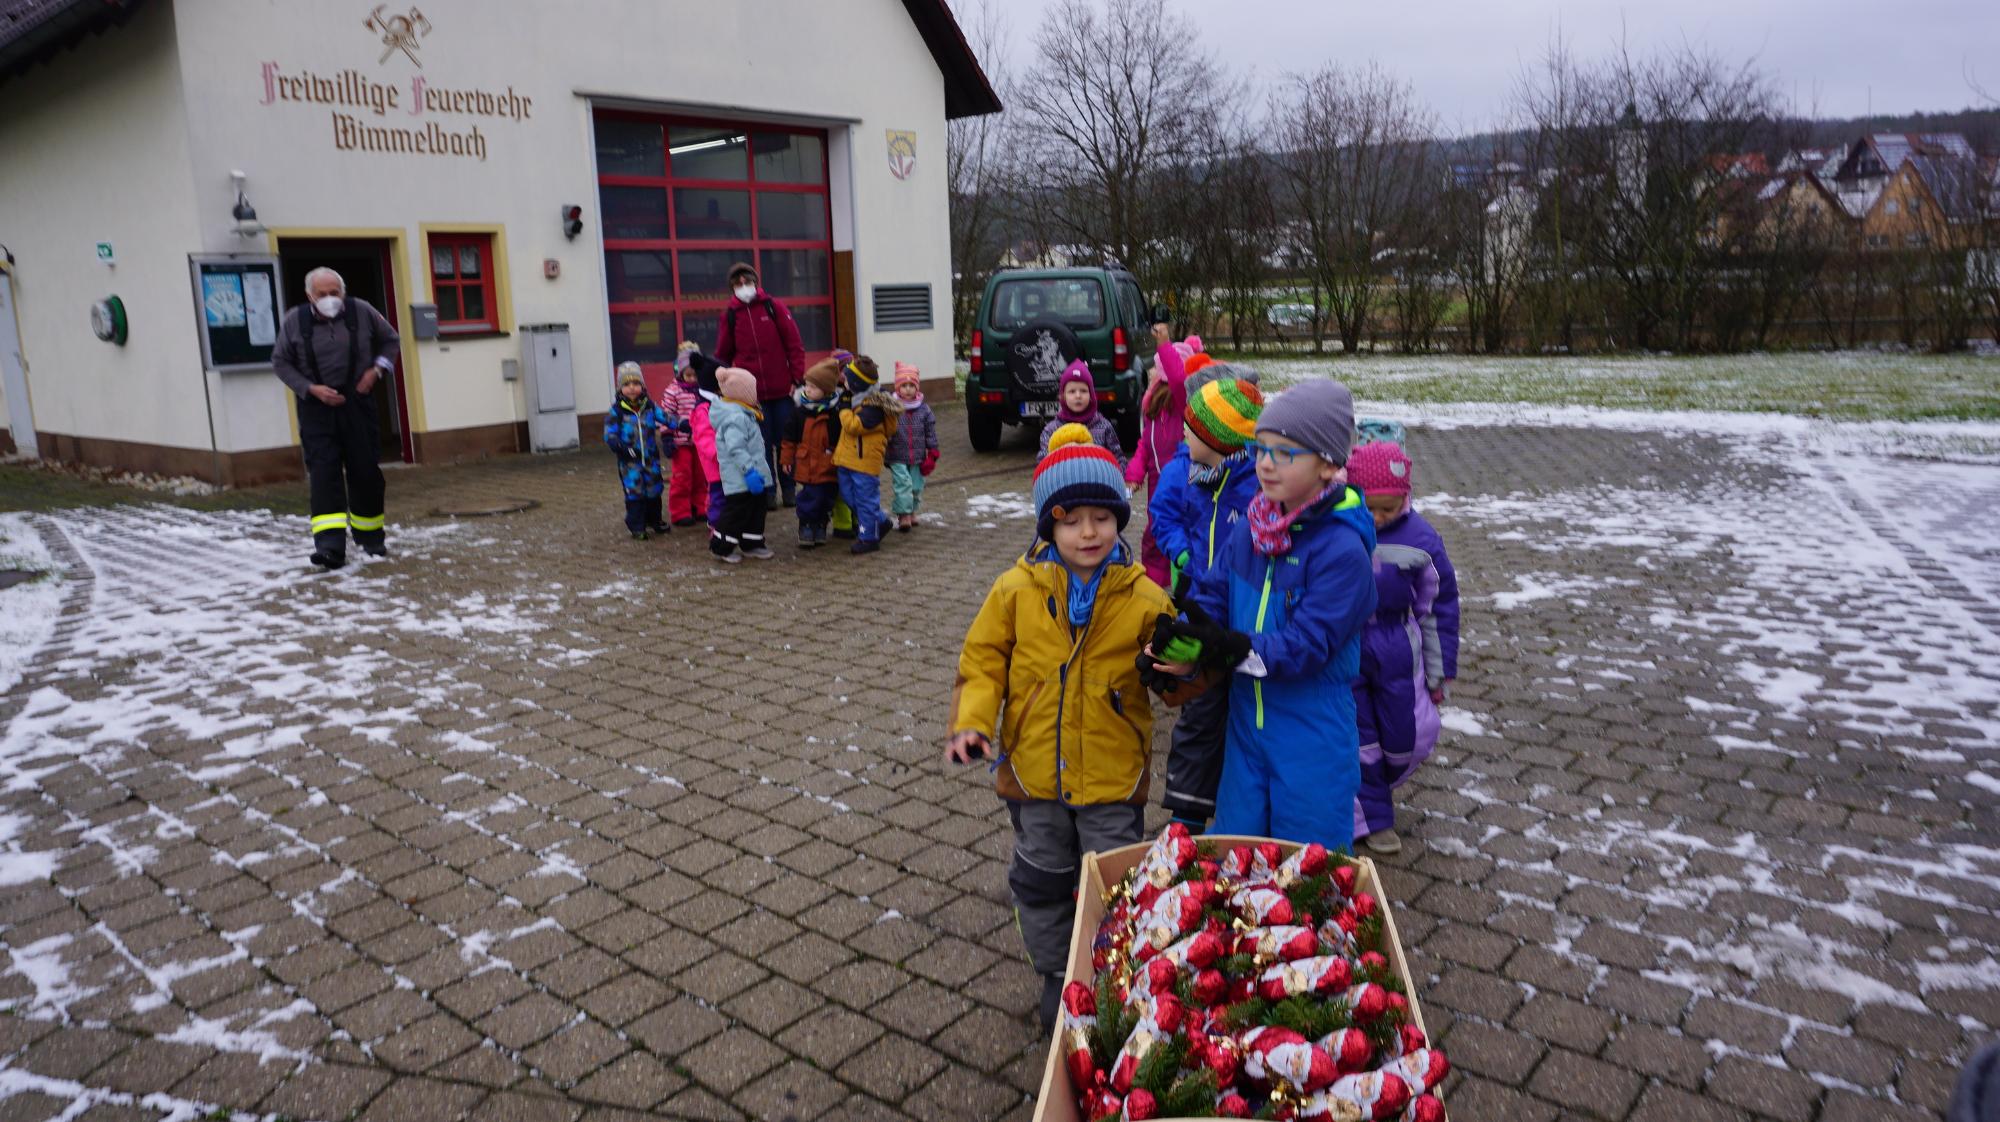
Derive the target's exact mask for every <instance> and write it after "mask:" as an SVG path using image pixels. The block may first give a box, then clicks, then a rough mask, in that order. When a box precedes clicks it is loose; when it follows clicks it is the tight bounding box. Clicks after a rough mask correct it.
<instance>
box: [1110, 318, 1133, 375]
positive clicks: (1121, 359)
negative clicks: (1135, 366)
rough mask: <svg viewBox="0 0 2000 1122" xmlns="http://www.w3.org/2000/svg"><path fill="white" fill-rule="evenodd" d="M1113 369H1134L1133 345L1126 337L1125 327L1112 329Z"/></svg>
mask: <svg viewBox="0 0 2000 1122" xmlns="http://www.w3.org/2000/svg"><path fill="white" fill-rule="evenodd" d="M1111 369H1113V370H1118V371H1125V370H1130V369H1132V347H1131V345H1130V344H1129V343H1128V342H1127V341H1126V339H1125V329H1124V328H1122V327H1114V328H1112V329H1111Z"/></svg>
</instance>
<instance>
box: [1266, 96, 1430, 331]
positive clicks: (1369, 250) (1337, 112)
mask: <svg viewBox="0 0 2000 1122" xmlns="http://www.w3.org/2000/svg"><path fill="white" fill-rule="evenodd" d="M1271 117H1272V124H1273V129H1272V131H1273V133H1274V136H1275V142H1276V144H1277V147H1278V150H1279V154H1278V156H1277V159H1278V162H1279V167H1280V169H1281V170H1280V173H1279V183H1280V184H1281V187H1280V191H1281V194H1282V195H1283V197H1284V200H1285V203H1286V205H1287V207H1288V208H1289V210H1290V211H1291V212H1292V215H1293V217H1294V220H1295V221H1296V223H1297V224H1298V229H1299V231H1300V235H1301V237H1302V239H1303V241H1304V242H1305V243H1306V251H1307V258H1308V263H1309V266H1310V270H1311V273H1312V277H1313V280H1314V282H1315V284H1316V285H1317V286H1318V287H1319V288H1320V289H1321V290H1323V292H1324V293H1325V297H1326V302H1327V307H1328V309H1329V310H1330V311H1331V313H1332V318H1333V322H1334V325H1335V327H1336V328H1337V329H1338V331H1339V333H1340V342H1341V347H1342V349H1344V350H1346V351H1348V352H1350V353H1352V352H1354V351H1356V350H1358V349H1360V346H1361V341H1362V340H1363V339H1364V338H1365V337H1367V336H1369V335H1370V334H1371V328H1372V326H1373V318H1374V314H1375V310H1376V304H1377V302H1378V301H1379V299H1380V298H1381V297H1380V291H1379V287H1378V286H1379V283H1380V279H1381V272H1382V269H1381V267H1380V265H1379V264H1378V260H1379V259H1378V254H1379V253H1380V252H1381V251H1382V250H1384V249H1392V248H1394V247H1397V246H1400V245H1402V244H1404V242H1405V241H1406V240H1407V239H1408V238H1409V237H1410V236H1411V235H1412V234H1413V233H1414V232H1415V229H1416V226H1417V223H1418V220H1419V218H1420V216H1421V211H1422V208H1421V206H1420V201H1421V200H1422V199H1423V198H1424V195H1425V192H1426V190H1427V188H1428V187H1429V185H1430V182H1431V176H1432V164H1433V162H1434V150H1433V144H1432V138H1433V135H1434V133H1435V131H1436V126H1435V119H1434V117H1433V115H1432V114H1431V112H1430V110H1428V109H1427V108H1425V107H1423V106H1422V105H1420V104H1419V103H1418V102H1417V100H1416V96H1415V94H1414V93H1413V92H1412V90H1411V88H1410V87H1409V85H1408V84H1406V83H1404V82H1402V81H1400V80H1399V79H1397V78H1395V77H1393V76H1391V75H1389V74H1388V73H1386V72H1384V71H1383V70H1382V69H1381V68H1380V67H1379V66H1377V65H1375V64H1372V63H1371V64H1369V65H1368V66H1367V67H1366V68H1365V69H1362V70H1359V71H1348V70H1343V69H1341V68H1340V67H1337V66H1328V67H1326V68H1324V69H1322V70H1320V71H1318V72H1317V73H1315V74H1312V75H1308V76H1299V77H1295V78H1294V79H1293V80H1292V82H1291V84H1290V85H1289V86H1288V87H1287V88H1286V89H1285V90H1283V91H1280V92H1279V93H1277V94H1274V95H1273V96H1272V98H1271Z"/></svg>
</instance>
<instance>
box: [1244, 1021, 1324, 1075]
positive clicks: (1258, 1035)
mask: <svg viewBox="0 0 2000 1122" xmlns="http://www.w3.org/2000/svg"><path fill="white" fill-rule="evenodd" d="M1237 1039H1238V1041H1239V1042H1240V1043H1241V1044H1242V1045H1243V1074H1244V1075H1245V1076H1248V1077H1249V1078H1250V1079H1251V1080H1253V1081H1255V1082H1256V1083H1257V1084H1258V1085H1260V1086H1269V1085H1270V1084H1271V1083H1272V1082H1274V1081H1276V1080H1280V1079H1282V1080H1284V1081H1285V1082H1286V1083H1289V1084H1291V1085H1292V1086H1294V1087H1297V1088H1299V1089H1300V1090H1304V1091H1317V1090H1319V1089H1320V1088H1322V1087H1325V1086H1328V1085H1329V1084H1331V1083H1332V1082H1333V1081H1334V1080H1335V1079H1336V1078H1338V1077H1339V1075H1340V1072H1339V1070H1338V1069H1337V1068H1336V1067H1335V1066H1334V1063H1333V1057H1331V1056H1329V1055H1327V1054H1326V1053H1325V1052H1323V1051H1321V1050H1320V1049H1318V1048H1316V1047H1314V1046H1313V1045H1312V1044H1311V1043H1310V1042H1308V1041H1307V1040H1306V1038H1305V1037H1303V1036H1300V1035H1299V1034H1298V1033H1296V1032H1293V1031H1292V1030H1291V1029H1287V1028H1277V1027H1275V1026H1270V1025H1260V1026H1258V1027H1257V1028H1253V1029H1251V1030H1249V1031H1248V1032H1246V1033H1244V1034H1243V1035H1242V1036H1241V1037H1238V1038H1237Z"/></svg>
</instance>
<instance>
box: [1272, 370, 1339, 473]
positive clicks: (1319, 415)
mask: <svg viewBox="0 0 2000 1122" xmlns="http://www.w3.org/2000/svg"><path fill="white" fill-rule="evenodd" d="M1257 431H1258V432H1260V433H1265V432H1270V433H1276V434H1278V435H1279V436H1282V437H1284V438H1286V439H1287V440H1291V441H1293V442H1295V443H1297V444H1298V445H1299V446H1300V447H1302V448H1305V449H1306V450H1307V451H1310V452H1314V453H1316V454H1318V455H1319V456H1320V458H1322V459H1324V460H1326V461H1327V462H1328V463H1331V464H1345V463H1346V462H1347V450H1348V447H1349V446H1350V445H1352V444H1353V443H1354V395H1353V394H1352V393H1350V392H1349V391H1348V389H1347V387H1346V386H1343V385H1341V384H1340V383H1339V382H1336V381H1333V380H1332V379H1322V380H1314V381H1310V382H1301V383H1299V384H1298V385H1296V386H1293V387H1292V388H1290V389H1288V390H1286V391H1285V392H1284V393H1281V394H1277V395H1276V396H1274V397H1272V398H1271V400H1270V402H1269V404H1267V405H1265V406H1264V413H1263V415H1262V416H1260V417H1258V418H1257Z"/></svg>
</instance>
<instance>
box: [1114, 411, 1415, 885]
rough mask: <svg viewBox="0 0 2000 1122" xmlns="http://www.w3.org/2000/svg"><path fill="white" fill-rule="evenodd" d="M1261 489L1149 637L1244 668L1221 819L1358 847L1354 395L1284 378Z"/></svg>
mask: <svg viewBox="0 0 2000 1122" xmlns="http://www.w3.org/2000/svg"><path fill="white" fill-rule="evenodd" d="M1257 436H1258V443H1256V444H1254V445H1252V446H1251V451H1252V452H1253V454H1254V455H1255V457H1256V461H1257V482H1258V486H1259V493H1258V495H1257V497H1256V498H1254V499H1252V500H1251V502H1250V510H1249V517H1248V518H1247V519H1246V520H1245V522H1244V524H1243V525H1242V526H1241V527H1240V528H1239V530H1238V532H1237V533H1235V534H1232V535H1231V536H1230V538H1229V540H1228V541H1227V542H1226V543H1225V544H1224V545H1223V547H1222V548H1221V549H1220V550H1219V551H1218V554H1217V557H1216V562H1215V565H1214V567H1213V568H1211V569H1209V570H1208V572H1206V573H1204V574H1203V575H1202V577H1201V579H1200V580H1199V581H1197V582H1196V583H1195V585H1194V588H1193V591H1192V592H1191V593H1190V596H1189V603H1188V605H1187V619H1186V620H1185V621H1166V622H1165V623H1163V625H1162V626H1161V627H1160V628H1158V629H1157V630H1156V631H1155V632H1154V635H1153V641H1152V643H1151V644H1150V649H1151V651H1152V652H1153V654H1154V655H1155V657H1156V660H1157V661H1156V663H1155V668H1156V670H1157V671H1158V672H1160V673H1164V674H1168V675H1172V676H1174V677H1186V676H1189V675H1191V674H1193V673H1195V672H1196V671H1197V670H1200V669H1202V668H1204V667H1207V668H1212V669H1216V670H1221V671H1224V672H1228V673H1231V674H1233V675H1234V680H1233V681H1232V682H1231V684H1230V689H1229V732H1228V738H1227V744H1228V747H1227V750H1226V751H1225V752H1224V754H1223V763H1222V783H1221V786H1220V787H1219V788H1218V790H1217V792H1216V804H1215V830H1216V832H1217V833H1222V834H1255V835H1262V836H1267V837H1275V838H1282V839H1285V840H1288V841H1296V842H1318V843H1320V844H1321V845H1324V846H1326V847H1327V848H1328V849H1334V850H1342V851H1345V850H1348V849H1350V848H1351V847H1352V845H1353V843H1354V796H1355V791H1356V789H1357V788H1358V787H1359V786H1360V780H1361V768H1360V745H1359V742H1358V740H1357V738H1356V734H1355V714H1354V691H1353V689H1352V686H1351V684H1352V682H1353V681H1354V678H1355V675H1356V674H1357V673H1359V670H1360V664H1361V628H1362V625H1363V624H1364V623H1366V622H1367V620H1368V617H1369V616H1370V615H1372V614H1373V613H1374V611H1375V574H1374V569H1373V566H1372V565H1371V564H1370V561H1369V556H1370V554H1371V553H1373V551H1374V549H1375V522H1374V519H1373V518H1371V517H1370V516H1369V513H1368V506H1367V504H1366V503H1365V502H1364V501H1363V500H1362V497H1361V492H1359V491H1357V490H1355V489H1354V488H1352V487H1349V486H1348V485H1347V477H1346V472H1345V464H1346V463H1347V451H1348V447H1349V445H1350V444H1351V443H1352V442H1353V438H1354V397H1353V395H1352V394H1350V393H1349V392H1348V390H1347V387H1346V386H1343V385H1341V384H1340V383H1338V382H1333V381H1323V382H1307V383H1305V384H1303V385H1300V386H1296V387H1294V388H1292V389H1289V390H1286V391H1285V392H1284V393H1283V394H1280V395H1278V396H1277V397H1275V398H1273V399H1272V400H1271V401H1270V403H1269V404H1267V405H1266V406H1265V407H1264V412H1263V414H1262V415H1261V416H1259V417H1258V419H1257Z"/></svg>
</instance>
